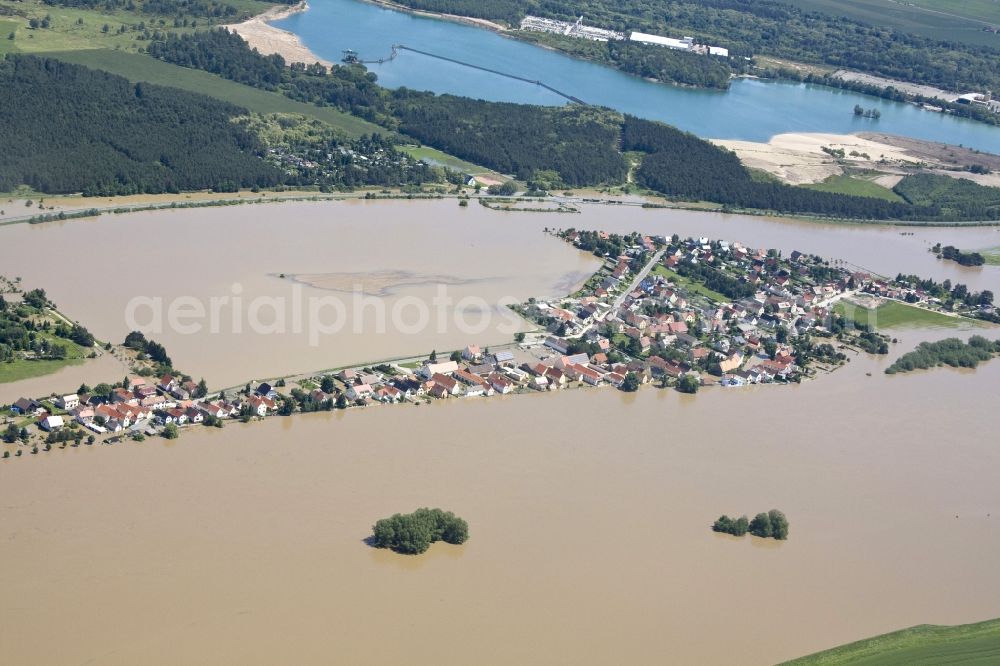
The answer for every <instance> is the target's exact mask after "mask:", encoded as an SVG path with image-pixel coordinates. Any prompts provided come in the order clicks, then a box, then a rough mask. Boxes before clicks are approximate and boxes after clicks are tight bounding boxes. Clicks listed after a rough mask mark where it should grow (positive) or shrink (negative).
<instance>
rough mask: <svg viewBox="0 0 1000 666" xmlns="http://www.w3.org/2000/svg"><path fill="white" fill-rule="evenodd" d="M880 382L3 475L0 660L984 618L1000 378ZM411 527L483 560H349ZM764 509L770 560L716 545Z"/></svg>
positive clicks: (784, 639) (453, 407) (685, 650)
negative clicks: (443, 536) (407, 522)
mask: <svg viewBox="0 0 1000 666" xmlns="http://www.w3.org/2000/svg"><path fill="white" fill-rule="evenodd" d="M934 335H939V333H935V334H934ZM925 336H926V334H920V335H917V334H914V333H905V334H904V335H903V337H904V338H906V341H907V343H909V344H912V343H915V342H916V341H917V339H922V338H923V337H925ZM902 351H904V348H902V347H896V348H894V350H893V354H898V353H901V352H902ZM887 362H888V361H887V360H884V359H883V360H874V359H871V358H869V357H865V356H861V357H855V358H854V360H853V361H852V362H851V363H850V364H849V365H848V366H847V367H846V368H844V369H843V370H841V371H838V372H836V373H835V374H833V375H832V376H829V377H823V378H821V379H820V380H818V381H814V382H809V383H807V384H804V385H802V386H798V387H787V388H782V387H758V388H754V389H746V390H740V389H736V390H729V389H713V390H705V391H702V392H701V393H699V394H698V395H697V396H682V395H680V394H678V393H676V392H675V391H673V390H666V391H664V390H659V389H654V388H647V389H643V390H641V391H640V392H639V393H637V394H631V395H629V394H623V393H620V392H617V391H614V390H611V389H593V390H590V389H585V390H568V391H565V392H562V393H559V394H547V395H541V394H536V395H530V396H507V397H505V398H490V399H482V400H450V401H447V402H436V403H434V404H433V405H431V406H420V407H413V406H398V407H386V408H375V409H367V410H355V411H350V412H347V413H329V414H319V415H305V416H295V417H291V418H286V419H279V418H275V419H273V420H269V421H267V422H265V423H263V424H248V425H241V424H238V423H230V424H228V425H227V426H226V427H225V428H224V429H222V430H216V429H213V428H199V429H197V430H196V431H195V432H189V433H185V434H184V436H183V437H181V438H180V439H179V440H177V441H175V442H165V441H164V440H159V439H157V440H147V441H146V442H144V443H142V444H134V443H133V444H124V445H119V446H114V447H110V446H108V447H104V446H94V447H87V446H81V447H79V448H75V449H74V448H67V449H65V450H60V449H58V448H56V449H53V450H52V451H50V452H48V453H40V454H38V455H37V456H30V455H29V456H24V457H22V458H18V459H13V460H7V461H2V463H0V542H2V543H3V544H4V546H3V549H2V551H0V552H2V554H0V587H2V589H3V590H4V603H3V604H2V607H0V646H2V647H0V655H2V659H0V660H2V661H4V662H5V663H11V664H21V665H24V666H30V665H32V664H46V665H54V664H81V663H98V664H137V663H142V664H150V665H154V664H178V663H185V664H219V663H234V664H236V663H238V664H247V665H253V664H276V663H294V664H329V663H345V664H400V663H411V664H436V665H439V666H444V665H447V664H469V663H476V664H613V663H634V664H665V663H698V664H732V663H740V664H749V665H755V664H768V663H774V662H776V661H779V660H783V659H787V658H791V657H794V656H797V655H800V654H804V653H808V652H811V651H815V650H819V649H822V648H826V647H829V646H832V645H835V644H838V643H842V642H847V641H852V640H856V639H860V638H862V637H865V636H869V635H873V634H877V633H881V632H885V631H889V630H893V629H897V628H901V627H905V626H910V625H914V624H919V623H924V622H930V623H964V622H971V621H976V620H982V619H986V618H988V617H995V616H997V615H1000V573H998V570H997V567H996V554H997V553H998V552H1000V486H998V485H997V482H996V481H997V480H996V470H997V469H998V468H1000V449H998V447H997V445H996V440H995V437H993V436H992V435H994V434H995V433H996V431H997V428H998V427H1000V417H998V415H997V411H996V409H995V406H996V405H995V402H996V387H997V386H1000V362H997V361H994V362H992V363H990V364H987V365H984V366H982V367H980V368H979V369H978V370H975V371H964V372H959V371H954V370H938V371H931V372H924V373H917V374H913V375H905V376H904V375H896V376H891V377H890V376H886V375H884V374H881V369H882V368H883V367H884V366H885V364H886V363H887ZM866 372H871V373H872V376H871V377H866V376H865V373H866ZM873 405H877V408H873ZM529 426H530V427H529ZM425 505H426V506H440V507H443V508H447V509H451V510H454V511H456V512H457V513H458V514H460V515H461V516H463V517H465V518H466V519H467V520H468V521H469V524H470V532H471V538H470V540H469V541H468V542H467V543H466V544H465V545H464V546H461V547H454V546H447V545H445V544H437V545H435V546H434V547H433V548H432V549H431V551H430V552H428V553H427V554H426V555H424V556H419V557H406V556H398V555H394V554H392V553H388V552H385V551H378V550H374V549H371V548H369V547H368V546H366V545H365V544H364V543H363V542H362V540H363V539H364V538H365V537H366V536H367V535H368V534H369V533H370V532H369V531H370V528H371V524H372V523H373V522H374V521H375V520H376V519H378V518H380V517H383V516H387V515H389V514H391V513H393V512H396V511H408V510H412V509H414V508H417V507H419V506H425ZM773 507H777V508H780V509H782V510H783V511H785V513H787V514H788V516H789V519H790V522H791V532H790V538H789V540H788V541H787V542H783V543H777V542H773V541H762V540H758V539H756V538H751V537H746V538H744V539H742V540H738V539H735V538H732V537H728V536H722V535H717V534H714V533H712V532H711V530H710V529H709V526H710V524H711V522H712V521H713V520H714V519H715V518H716V517H718V515H719V514H721V513H730V514H732V513H736V514H740V513H744V512H748V513H750V514H751V515H752V514H753V513H754V512H757V511H761V510H767V509H770V508H773Z"/></svg>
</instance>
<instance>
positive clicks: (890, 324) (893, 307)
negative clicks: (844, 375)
mask: <svg viewBox="0 0 1000 666" xmlns="http://www.w3.org/2000/svg"><path fill="white" fill-rule="evenodd" d="M833 310H834V312H836V313H837V314H839V315H841V316H843V317H845V318H847V319H851V320H853V321H854V322H855V323H856V324H860V325H863V326H869V325H872V324H874V325H875V327H876V328H879V329H882V328H900V327H909V328H946V327H955V326H961V325H963V324H970V323H977V322H976V321H975V320H972V319H968V318H966V317H950V316H948V315H945V314H941V313H940V312H933V311H931V310H925V309H924V308H918V307H916V306H913V305H907V304H906V303H900V302H898V301H887V302H885V303H883V304H882V305H880V306H878V307H877V308H875V309H874V310H871V309H868V308H864V307H861V306H860V305H854V304H852V303H844V302H843V301H840V302H838V303H837V304H836V305H834V306H833Z"/></svg>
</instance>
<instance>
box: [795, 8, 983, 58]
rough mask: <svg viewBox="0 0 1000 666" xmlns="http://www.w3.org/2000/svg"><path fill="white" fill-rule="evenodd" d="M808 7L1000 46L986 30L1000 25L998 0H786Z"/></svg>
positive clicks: (929, 34)
mask: <svg viewBox="0 0 1000 666" xmlns="http://www.w3.org/2000/svg"><path fill="white" fill-rule="evenodd" d="M787 1H788V3H789V4H791V5H795V6H796V7H801V8H802V9H806V10H813V11H818V12H822V13H824V14H828V15H832V16H846V17H847V18H850V19H854V20H856V21H861V22H863V23H869V24H873V25H878V26H885V27H888V28H894V29H896V30H899V31H902V32H909V33H912V34H915V35H922V36H924V37H930V38H932V39H940V40H945V41H954V42H960V43H963V44H970V45H974V46H994V47H997V48H1000V35H995V34H993V33H990V32H984V31H983V27H985V26H987V25H994V26H996V25H1000V3H997V2H996V1H995V0H909V2H897V1H896V0H787Z"/></svg>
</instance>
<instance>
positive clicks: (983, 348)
mask: <svg viewBox="0 0 1000 666" xmlns="http://www.w3.org/2000/svg"><path fill="white" fill-rule="evenodd" d="M996 354H1000V341H997V342H993V341H992V340H988V339H986V338H984V337H983V336H981V335H974V336H972V337H971V338H969V341H968V342H963V341H962V340H959V339H958V338H947V339H945V340H939V341H938V342H921V343H920V344H919V345H917V348H916V349H914V350H913V351H911V352H907V353H906V354H903V355H902V356H900V357H899V358H898V359H896V361H895V362H894V363H893V364H892V365H890V366H889V367H888V368H886V369H885V372H886V374H887V375H893V374H896V373H897V372H911V371H913V370H926V369H928V368H933V367H937V366H939V365H947V366H950V367H953V368H974V367H976V366H977V365H979V364H980V363H982V362H983V361H988V360H990V359H992V358H993V357H994V356H995V355H996Z"/></svg>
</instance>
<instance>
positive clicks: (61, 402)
mask: <svg viewBox="0 0 1000 666" xmlns="http://www.w3.org/2000/svg"><path fill="white" fill-rule="evenodd" d="M79 404H80V396H78V395H77V394H75V393H71V394H70V395H63V396H59V397H58V398H56V407H58V408H59V409H65V410H66V411H69V410H71V409H75V408H76V407H77V406H79Z"/></svg>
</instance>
